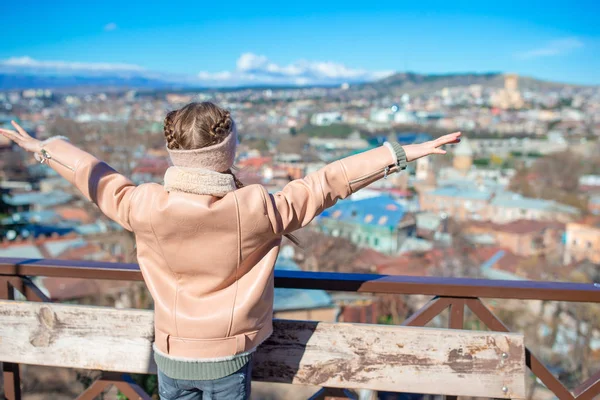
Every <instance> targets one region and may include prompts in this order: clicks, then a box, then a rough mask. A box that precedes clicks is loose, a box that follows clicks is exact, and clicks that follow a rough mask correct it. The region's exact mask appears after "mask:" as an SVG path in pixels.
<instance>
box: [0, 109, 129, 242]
mask: <svg viewBox="0 0 600 400" xmlns="http://www.w3.org/2000/svg"><path fill="white" fill-rule="evenodd" d="M12 124H13V126H14V127H15V129H16V131H12V130H7V129H0V133H1V134H2V135H4V136H5V137H7V138H8V139H10V140H12V141H13V142H15V143H16V144H17V145H19V146H20V147H21V148H23V149H25V150H27V151H30V152H32V153H34V154H35V157H36V159H38V160H39V161H41V162H42V163H44V164H47V165H48V166H50V167H51V168H52V169H54V170H55V171H56V172H58V173H59V174H60V175H61V176H62V177H63V178H65V179H66V180H68V181H69V182H70V183H71V184H73V185H74V186H75V187H76V188H77V189H79V191H80V192H81V193H82V194H83V195H84V196H85V197H86V198H87V199H88V200H90V201H92V202H94V203H95V204H96V205H97V206H98V207H99V208H100V210H101V211H102V212H103V213H104V214H105V215H106V216H107V217H109V218H110V219H112V220H113V221H115V222H117V223H119V224H120V225H121V226H122V227H124V228H125V229H127V230H129V231H131V230H133V228H132V227H131V224H130V220H129V215H130V208H131V203H132V202H131V199H132V197H133V194H134V192H135V189H136V186H135V185H134V184H133V183H132V182H131V181H130V180H129V179H127V178H126V177H125V176H123V175H121V174H119V173H118V172H117V171H115V170H114V169H112V168H111V167H110V166H109V165H108V164H106V163H104V162H102V161H101V160H98V159H97V158H96V157H94V156H93V155H91V154H89V153H87V152H85V151H83V150H81V149H79V148H77V147H76V146H74V145H72V144H71V143H70V142H69V141H68V139H67V138H64V137H60V136H56V137H53V138H50V139H48V140H46V141H44V142H42V141H39V140H37V139H35V138H33V137H31V136H30V135H29V134H28V133H27V132H26V131H25V130H24V129H23V128H21V127H20V126H19V125H18V124H17V123H16V122H14V121H13V122H12Z"/></svg>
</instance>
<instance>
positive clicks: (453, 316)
mask: <svg viewBox="0 0 600 400" xmlns="http://www.w3.org/2000/svg"><path fill="white" fill-rule="evenodd" d="M464 317H465V301H464V300H463V299H453V300H452V303H451V304H450V320H449V321H448V327H449V328H450V329H463V326H464ZM444 398H445V400H457V398H458V397H457V396H444Z"/></svg>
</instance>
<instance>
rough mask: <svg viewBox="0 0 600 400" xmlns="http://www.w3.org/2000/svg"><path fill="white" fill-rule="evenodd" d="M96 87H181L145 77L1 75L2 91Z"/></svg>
mask: <svg viewBox="0 0 600 400" xmlns="http://www.w3.org/2000/svg"><path fill="white" fill-rule="evenodd" d="M82 86H84V87H89V88H92V87H95V88H120V89H127V88H136V89H165V88H173V87H181V86H182V85H181V84H179V85H178V84H174V83H173V82H167V81H164V80H159V79H152V78H146V77H143V76H131V77H120V76H110V75H108V76H79V75H73V76H65V75H62V76H51V75H50V76H48V75H29V74H2V73H0V90H19V89H29V88H36V89H37V88H40V89H69V88H81V87H82Z"/></svg>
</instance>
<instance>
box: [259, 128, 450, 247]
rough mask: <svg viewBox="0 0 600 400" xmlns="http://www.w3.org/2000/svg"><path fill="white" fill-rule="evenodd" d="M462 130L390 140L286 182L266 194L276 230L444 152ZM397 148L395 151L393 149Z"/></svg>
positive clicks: (296, 224)
mask: <svg viewBox="0 0 600 400" xmlns="http://www.w3.org/2000/svg"><path fill="white" fill-rule="evenodd" d="M460 135H461V134H460V132H456V133H452V134H449V135H445V136H442V137H440V138H438V139H436V140H432V141H429V142H425V143H421V144H415V145H407V146H400V145H399V144H397V143H395V144H393V145H391V144H387V145H384V146H380V147H378V148H375V149H372V150H368V151H365V152H363V153H360V154H357V155H353V156H350V157H346V158H343V159H341V160H338V161H334V162H333V163H331V164H328V165H326V166H325V167H323V168H321V169H320V170H318V171H316V172H313V173H312V174H309V175H307V176H306V177H304V178H302V179H297V180H294V181H292V182H290V183H289V184H287V185H286V186H285V187H284V188H283V190H281V191H280V192H277V193H275V194H269V195H268V197H267V199H266V200H267V214H268V216H269V220H270V221H271V225H272V227H273V232H274V233H275V234H277V235H284V234H288V233H291V232H293V231H294V230H296V229H299V228H301V227H303V226H306V225H308V223H309V222H310V221H312V220H313V218H315V217H316V216H317V215H319V214H320V213H321V212H323V211H324V210H325V209H326V208H329V207H331V206H333V205H334V204H335V203H336V202H337V200H338V199H344V198H346V197H348V196H349V195H351V194H352V193H354V192H356V191H357V190H360V189H362V188H364V187H366V186H368V185H370V184H371V183H373V182H375V181H377V180H379V179H381V178H384V177H386V176H387V175H389V174H392V173H395V172H399V171H401V170H403V169H404V168H406V163H407V162H411V161H414V160H416V159H418V158H421V157H425V156H428V155H430V154H445V153H446V152H445V150H442V149H441V148H440V147H441V146H443V145H445V144H451V143H458V142H459V141H460ZM394 150H395V151H394Z"/></svg>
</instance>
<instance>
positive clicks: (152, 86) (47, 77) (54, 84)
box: [0, 60, 574, 94]
mask: <svg viewBox="0 0 600 400" xmlns="http://www.w3.org/2000/svg"><path fill="white" fill-rule="evenodd" d="M24 61H28V60H24ZM30 61H31V62H29V64H26V63H25V62H23V63H22V64H21V65H15V64H12V65H11V64H6V63H0V90H22V89H29V88H36V89H38V88H39V89H54V90H62V91H98V90H127V89H145V90H184V89H196V88H201V87H212V88H216V86H217V85H218V81H213V80H210V79H208V80H207V79H202V80H201V79H199V77H197V76H186V75H174V74H162V73H159V72H152V71H148V70H145V69H143V68H141V67H136V66H128V65H123V66H122V67H121V66H119V68H116V69H115V68H114V66H111V68H108V67H104V66H103V65H101V64H99V65H94V69H91V68H90V67H89V65H83V64H82V65H81V66H77V65H76V66H72V65H69V66H65V65H62V64H58V65H55V66H54V65H53V66H50V67H49V66H47V65H43V66H39V65H35V64H33V60H30ZM361 78H362V79H368V78H367V76H366V75H364V76H361V77H356V80H355V81H351V88H352V89H353V90H358V89H373V90H374V91H377V92H378V93H390V94H402V93H409V94H419V93H425V92H431V91H435V90H440V89H442V88H444V87H453V86H454V87H455V86H468V85H474V84H479V85H482V86H484V87H502V86H503V85H504V76H503V74H501V73H499V72H490V73H464V74H443V75H435V74H417V73H412V72H405V73H397V74H394V75H391V76H388V77H386V78H383V79H380V80H377V81H372V82H364V83H361V80H360V79H361ZM265 79H266V78H265ZM311 82H312V83H313V84H312V85H298V84H293V83H292V82H288V81H287V80H285V79H283V80H281V81H277V83H276V84H275V83H273V81H264V82H263V81H261V80H260V79H259V80H256V81H254V82H252V83H251V84H250V83H247V84H243V83H242V82H238V84H237V85H233V86H229V85H228V90H232V89H235V87H238V86H239V87H242V86H243V87H246V88H254V87H256V88H276V87H277V88H278V87H286V88H294V87H301V86H304V87H316V86H337V85H338V84H339V83H334V81H332V82H330V83H327V84H326V83H324V82H320V81H319V79H317V78H315V77H313V79H312V80H311ZM316 82H319V84H317V85H315V83H316ZM568 86H571V87H573V86H574V85H567V84H562V83H554V82H546V81H541V80H537V79H533V78H528V77H519V87H520V88H523V89H537V90H539V89H542V90H544V89H561V88H564V87H568Z"/></svg>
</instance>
